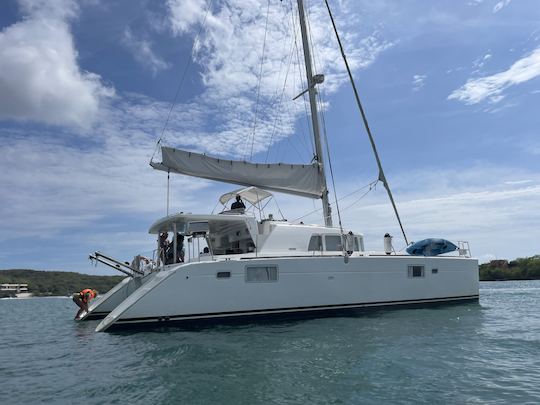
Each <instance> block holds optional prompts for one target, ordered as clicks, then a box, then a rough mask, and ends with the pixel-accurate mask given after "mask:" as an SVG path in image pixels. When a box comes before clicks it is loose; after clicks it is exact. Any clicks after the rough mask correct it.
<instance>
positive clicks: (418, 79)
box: [412, 75, 427, 91]
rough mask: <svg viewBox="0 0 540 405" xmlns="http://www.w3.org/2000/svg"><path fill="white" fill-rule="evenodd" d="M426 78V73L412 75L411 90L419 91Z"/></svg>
mask: <svg viewBox="0 0 540 405" xmlns="http://www.w3.org/2000/svg"><path fill="white" fill-rule="evenodd" d="M426 79H427V76H426V75H414V76H413V81H412V85H413V91H419V90H420V89H421V88H422V87H424V85H425V84H426V83H425V81H426Z"/></svg>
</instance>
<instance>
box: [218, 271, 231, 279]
mask: <svg viewBox="0 0 540 405" xmlns="http://www.w3.org/2000/svg"><path fill="white" fill-rule="evenodd" d="M216 277H217V278H230V277H231V272H230V271H218V273H217V274H216Z"/></svg>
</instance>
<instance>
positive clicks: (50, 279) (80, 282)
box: [0, 269, 124, 299]
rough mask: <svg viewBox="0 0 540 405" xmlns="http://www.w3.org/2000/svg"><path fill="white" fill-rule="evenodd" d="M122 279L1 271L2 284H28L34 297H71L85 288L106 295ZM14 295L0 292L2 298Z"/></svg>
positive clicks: (46, 272) (41, 272)
mask: <svg viewBox="0 0 540 405" xmlns="http://www.w3.org/2000/svg"><path fill="white" fill-rule="evenodd" d="M122 279H124V277H123V276H95V275H90V274H82V273H75V272H67V271H66V272H64V271H43V270H27V269H10V270H0V284H28V292H29V293H32V296H33V297H70V296H72V295H73V294H75V293H77V292H79V291H81V290H83V289H85V288H92V289H94V290H97V291H98V292H99V293H100V294H105V293H106V292H107V291H109V290H110V289H111V288H112V287H114V286H115V285H116V284H118V283H119V282H120V281H121V280H122ZM13 295H15V292H14V291H0V297H3V296H4V297H9V296H13ZM20 299H24V298H20Z"/></svg>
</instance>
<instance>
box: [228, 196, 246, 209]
mask: <svg viewBox="0 0 540 405" xmlns="http://www.w3.org/2000/svg"><path fill="white" fill-rule="evenodd" d="M239 208H241V209H245V208H246V205H245V204H244V202H243V201H242V197H240V196H239V195H237V196H236V201H235V202H233V203H232V204H231V210H236V209H239Z"/></svg>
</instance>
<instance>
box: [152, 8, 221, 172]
mask: <svg viewBox="0 0 540 405" xmlns="http://www.w3.org/2000/svg"><path fill="white" fill-rule="evenodd" d="M213 3H214V0H209V1H208V7H207V8H206V12H205V14H204V17H203V21H202V23H201V26H200V27H199V31H198V32H197V35H196V36H195V39H194V40H193V45H192V46H191V52H192V53H193V50H194V49H195V44H196V43H197V41H198V39H199V37H200V35H201V33H202V30H203V29H204V28H205V27H206V18H207V17H208V13H209V12H210V9H211V8H212V5H213ZM192 64H193V56H192V55H191V57H189V58H188V60H187V61H186V66H185V67H184V72H183V73H182V77H181V79H180V83H178V87H177V88H176V93H175V94H174V98H173V101H172V102H171V108H170V109H169V113H168V114H167V119H166V120H165V124H164V125H163V128H162V130H161V135H160V136H159V139H158V141H157V142H156V148H155V149H154V153H153V154H152V157H151V158H150V162H153V161H154V156H155V154H156V152H157V150H158V147H159V144H160V143H161V140H162V139H163V135H164V134H165V130H166V129H167V125H168V124H169V120H170V119H171V114H172V110H173V108H174V106H175V104H176V101H177V99H178V96H179V94H180V90H181V89H182V86H183V85H184V81H185V79H186V76H187V72H188V70H189V68H190V67H191V65H192Z"/></svg>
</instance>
